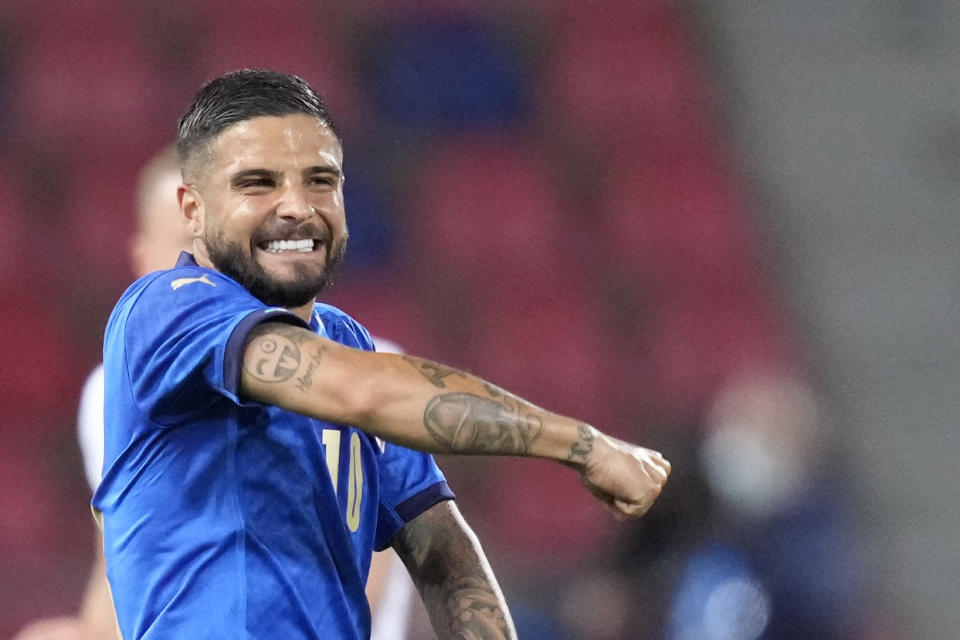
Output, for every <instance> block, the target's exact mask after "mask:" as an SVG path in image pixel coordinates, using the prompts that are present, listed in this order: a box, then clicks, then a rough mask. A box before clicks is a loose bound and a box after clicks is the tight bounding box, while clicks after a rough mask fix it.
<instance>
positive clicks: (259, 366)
mask: <svg viewBox="0 0 960 640" xmlns="http://www.w3.org/2000/svg"><path fill="white" fill-rule="evenodd" d="M310 337H311V335H310V334H309V333H308V332H307V331H306V330H304V329H301V328H298V327H294V326H292V325H287V324H281V323H278V322H270V323H264V324H261V325H258V326H257V327H254V329H253V330H252V331H251V332H250V335H249V336H248V338H247V348H246V350H245V351H244V355H243V368H244V370H245V371H246V372H247V373H248V374H250V376H252V377H253V378H255V379H257V380H260V381H262V382H284V381H286V380H289V379H290V378H292V377H293V376H294V375H295V374H296V373H297V371H298V370H299V369H300V363H301V361H302V360H303V358H304V355H305V354H304V353H302V351H301V347H302V346H303V344H304V343H305V342H306V341H307V340H308V339H310ZM324 351H325V348H324V347H323V346H322V345H318V346H317V348H316V350H315V351H314V352H313V353H307V354H306V357H307V359H308V361H307V367H306V370H305V371H304V372H303V373H302V374H301V375H300V376H298V377H297V379H296V383H297V388H298V389H300V390H301V391H306V390H307V389H308V388H309V386H310V384H312V382H313V378H312V374H313V371H314V370H315V369H316V367H317V366H318V365H319V364H320V360H321V357H322V355H323V352H324Z"/></svg>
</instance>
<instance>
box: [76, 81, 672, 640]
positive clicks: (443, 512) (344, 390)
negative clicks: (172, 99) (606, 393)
mask: <svg viewBox="0 0 960 640" xmlns="http://www.w3.org/2000/svg"><path fill="white" fill-rule="evenodd" d="M177 146H178V153H179V158H180V164H181V170H182V173H183V178H184V184H183V185H181V186H180V188H179V191H178V195H179V201H180V208H181V212H182V214H183V216H184V217H185V219H186V221H187V225H188V228H189V230H190V233H191V235H192V236H193V254H192V255H191V254H188V253H184V254H182V255H181V258H180V261H179V262H178V265H177V267H176V268H174V269H172V270H168V271H162V272H158V273H154V274H151V275H149V276H146V277H145V278H141V279H140V280H138V281H137V282H136V283H134V284H133V285H132V286H131V287H130V289H128V290H127V292H126V293H125V294H124V295H123V297H122V298H121V299H120V301H119V302H118V304H117V306H116V308H115V309H114V312H113V314H112V315H111V317H110V321H109V323H108V326H107V333H106V338H105V345H104V367H105V368H104V371H105V405H106V406H105V436H106V442H105V447H104V451H105V462H104V473H103V480H102V482H101V485H100V488H99V489H98V491H97V493H96V495H95V497H94V506H95V507H96V508H97V510H98V511H99V512H100V513H101V514H102V521H103V529H104V544H105V554H106V559H107V573H108V576H109V578H110V583H111V586H112V591H113V598H114V603H115V605H116V610H117V615H118V619H119V624H120V627H121V630H122V632H123V636H124V637H125V638H128V639H130V638H225V639H226V638H240V637H243V638H284V639H298V638H305V639H306V638H349V639H354V638H366V637H368V635H369V633H370V619H369V617H370V616H369V609H368V607H367V603H366V599H365V597H364V582H365V580H366V577H367V572H368V568H369V565H370V556H371V553H372V551H373V550H375V549H383V548H386V547H387V546H393V547H394V549H396V551H397V552H398V553H399V554H400V556H401V557H402V558H403V560H404V563H405V564H406V566H407V569H408V571H409V572H410V574H411V576H412V578H413V580H414V582H415V584H416V585H417V587H418V589H419V591H420V594H421V597H422V598H423V600H424V603H425V605H426V607H427V610H428V612H429V613H430V616H431V619H432V622H433V625H434V628H435V629H436V631H437V634H438V635H439V636H440V637H441V638H456V637H460V638H512V637H514V636H515V633H514V631H513V625H512V623H511V621H510V615H509V612H508V610H507V606H506V603H505V602H504V600H503V596H502V594H501V593H500V590H499V588H498V586H497V583H496V580H495V578H494V576H493V574H492V571H491V570H490V567H489V565H488V564H487V562H486V560H485V558H484V555H483V552H482V550H481V548H480V545H479V543H478V542H477V540H476V537H475V536H474V535H473V533H472V532H471V531H470V529H469V528H468V527H467V525H466V523H465V522H464V520H463V518H462V517H461V516H460V515H459V512H458V511H457V508H456V506H455V503H454V502H453V500H452V498H453V494H452V492H451V491H450V489H449V488H448V487H447V484H446V482H445V480H444V478H443V475H442V474H441V472H440V471H439V469H438V468H437V466H436V464H435V463H434V461H433V459H432V457H431V456H430V455H429V454H430V452H445V453H458V454H494V455H514V456H536V457H542V458H548V459H553V460H557V461H560V462H562V463H563V464H566V465H568V466H570V467H572V468H573V469H575V470H576V471H578V472H579V473H580V475H581V479H582V480H583V482H584V484H585V485H586V487H587V488H588V489H589V490H590V491H591V492H592V493H593V494H594V495H596V496H597V497H598V498H599V499H601V500H602V501H603V502H604V503H605V504H607V505H608V506H609V508H610V509H611V510H612V511H614V513H615V514H616V515H617V516H619V517H622V518H630V517H639V516H640V515H642V514H643V513H644V512H645V511H646V510H648V509H649V508H650V506H651V505H652V504H653V501H654V500H655V499H656V497H657V495H658V494H659V493H660V490H661V488H662V487H663V484H664V482H666V478H667V475H668V474H669V469H670V467H669V464H668V463H667V462H666V461H665V460H664V459H663V458H662V457H661V456H660V455H659V454H658V453H656V452H654V451H650V450H648V449H643V448H641V447H636V446H634V445H630V444H627V443H624V442H620V441H618V440H615V439H613V438H610V437H607V436H605V435H604V434H603V433H601V432H600V431H598V430H597V429H595V428H593V427H592V426H589V425H586V424H584V423H582V422H578V421H576V420H573V419H570V418H565V417H563V416H559V415H556V414H553V413H550V412H548V411H545V410H543V409H540V408H539V407H535V406H533V405H531V404H529V403H527V402H526V401H524V400H522V399H520V398H518V397H516V396H513V395H511V394H509V393H508V392H506V391H504V390H502V389H499V388H497V387H495V386H493V385H491V384H489V383H486V382H484V381H482V380H479V379H477V378H475V377H473V376H471V375H469V374H466V373H464V372H461V371H457V370H456V369H452V368H449V367H445V366H443V365H440V364H436V363H432V362H429V361H426V360H422V359H419V358H414V357H410V356H401V355H396V354H381V353H374V352H373V344H372V341H371V340H370V338H369V335H368V334H367V332H366V331H365V330H364V329H363V327H361V326H360V325H359V324H357V323H356V322H355V321H354V320H352V319H351V318H350V317H349V316H347V315H346V314H345V313H343V312H342V311H340V310H338V309H335V308H333V307H330V306H328V305H323V304H319V303H316V302H315V298H316V296H317V294H319V293H320V292H321V291H322V290H323V289H324V288H325V287H327V286H328V285H329V284H330V282H331V281H332V279H333V275H334V273H335V269H336V266H337V264H338V263H339V262H340V261H341V260H342V258H343V256H344V253H345V250H346V244H347V235H348V234H347V224H346V217H345V212H344V203H343V171H342V158H343V156H342V148H341V141H340V137H339V135H338V133H337V129H336V127H335V125H334V124H333V121H332V119H331V118H330V115H329V113H328V112H327V110H326V107H325V106H324V105H323V102H322V101H321V99H320V98H319V96H318V95H317V94H316V93H315V92H314V91H313V89H311V88H310V87H309V86H308V85H307V84H306V83H304V82H303V81H302V80H300V79H299V78H296V77H294V76H288V75H284V74H278V73H274V72H269V71H242V72H237V73H232V74H228V75H226V76H223V77H221V78H218V79H216V80H213V81H212V82H210V83H209V84H207V85H206V86H205V87H204V88H203V89H201V91H200V93H199V94H198V95H197V97H196V99H195V100H194V102H193V104H192V105H191V106H190V107H189V108H188V110H187V112H186V113H185V114H184V116H183V117H182V118H181V120H180V125H179V131H178V143H177ZM518 490H520V491H522V487H521V488H518ZM530 498H531V500H534V499H536V496H530Z"/></svg>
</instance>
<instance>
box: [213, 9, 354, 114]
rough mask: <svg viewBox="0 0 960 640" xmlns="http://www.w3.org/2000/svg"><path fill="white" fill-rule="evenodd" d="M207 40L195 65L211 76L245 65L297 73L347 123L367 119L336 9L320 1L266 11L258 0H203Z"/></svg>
mask: <svg viewBox="0 0 960 640" xmlns="http://www.w3.org/2000/svg"><path fill="white" fill-rule="evenodd" d="M199 4H200V7H199V9H198V10H199V14H200V19H201V20H203V22H204V24H205V30H204V33H203V38H204V45H203V47H202V48H201V50H200V55H199V58H198V59H197V60H196V62H195V64H196V65H197V66H198V68H200V69H201V70H202V71H203V75H204V76H205V77H206V78H208V79H209V78H213V77H216V76H219V75H221V74H223V73H226V72H228V71H235V70H237V69H243V68H267V69H274V70H276V71H282V72H285V73H294V74H296V75H299V76H301V77H303V78H304V80H306V81H307V82H309V83H310V84H311V85H312V86H313V87H315V88H316V89H317V91H319V92H320V94H321V95H322V96H323V98H324V100H325V101H326V102H327V103H328V104H329V105H330V108H331V110H332V112H333V116H334V119H335V120H336V121H337V122H338V123H339V124H341V125H342V126H343V127H344V128H353V127H358V126H360V125H361V124H362V123H363V122H364V120H365V113H364V106H363V103H362V101H361V99H360V97H359V94H360V91H359V86H358V84H357V83H356V80H355V79H354V74H352V73H351V71H350V69H349V68H348V65H347V62H346V61H345V60H344V53H343V52H344V47H343V46H342V44H341V43H340V42H339V40H338V39H339V37H340V36H339V35H338V31H337V29H336V28H335V26H334V25H335V22H336V17H337V13H336V11H337V10H336V8H335V7H334V6H332V5H327V6H321V5H318V3H316V2H309V1H306V0H295V1H292V2H284V3H283V8H282V10H267V11H265V10H264V7H263V5H262V4H261V3H257V2H254V1H253V0H243V1H241V2H227V1H225V0H202V1H201V2H200V3H199Z"/></svg>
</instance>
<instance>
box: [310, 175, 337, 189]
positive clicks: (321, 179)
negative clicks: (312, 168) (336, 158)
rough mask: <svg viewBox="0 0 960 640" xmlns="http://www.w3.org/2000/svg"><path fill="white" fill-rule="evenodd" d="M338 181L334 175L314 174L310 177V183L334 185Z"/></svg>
mask: <svg viewBox="0 0 960 640" xmlns="http://www.w3.org/2000/svg"><path fill="white" fill-rule="evenodd" d="M336 183H337V181H336V180H334V178H333V176H314V177H312V178H310V184H314V185H322V186H327V187H332V186H333V185H335V184H336Z"/></svg>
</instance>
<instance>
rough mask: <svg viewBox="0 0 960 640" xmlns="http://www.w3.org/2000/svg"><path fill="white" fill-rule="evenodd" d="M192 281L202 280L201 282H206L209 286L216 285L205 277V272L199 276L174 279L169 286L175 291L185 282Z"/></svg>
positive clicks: (189, 282)
mask: <svg viewBox="0 0 960 640" xmlns="http://www.w3.org/2000/svg"><path fill="white" fill-rule="evenodd" d="M194 282H202V283H203V284H208V285H210V286H211V287H215V286H217V285H215V284H214V283H212V282H210V280H209V279H208V278H207V274H203V275H202V276H200V277H199V278H177V279H176V280H174V281H173V282H171V283H170V288H171V289H173V290H174V291H176V290H177V289H179V288H180V287H182V286H184V285H186V284H191V283H194Z"/></svg>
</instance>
